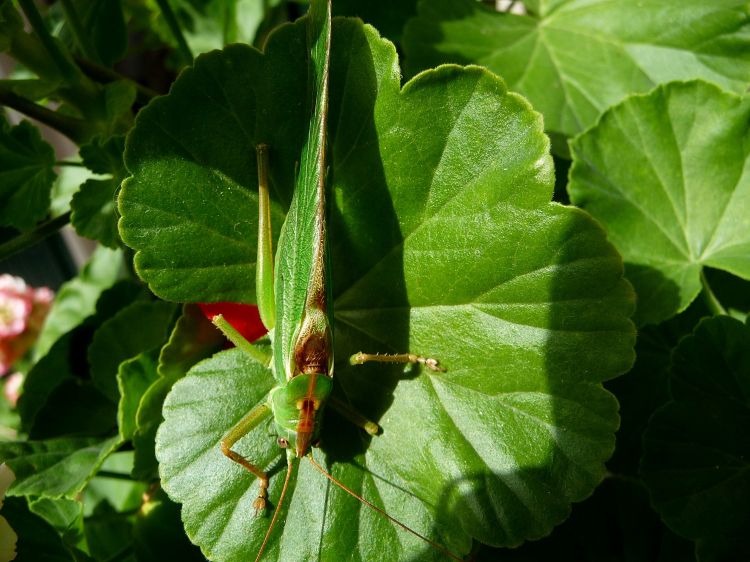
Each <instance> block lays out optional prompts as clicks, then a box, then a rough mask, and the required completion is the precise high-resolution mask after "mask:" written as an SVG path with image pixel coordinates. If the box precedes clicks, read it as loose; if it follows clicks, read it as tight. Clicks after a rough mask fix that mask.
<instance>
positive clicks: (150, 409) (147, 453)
mask: <svg viewBox="0 0 750 562" xmlns="http://www.w3.org/2000/svg"><path fill="white" fill-rule="evenodd" d="M181 377H182V375H180V376H167V377H159V378H158V379H156V380H155V381H154V382H153V383H152V384H151V386H149V387H148V389H146V392H145V393H144V394H143V398H142V399H141V402H140V404H139V405H138V411H137V412H136V430H135V433H134V435H133V448H134V449H135V459H134V463H133V472H132V475H133V478H137V479H138V480H144V481H151V480H156V479H157V478H158V474H157V469H158V465H157V461H156V454H155V452H154V447H155V441H156V431H157V430H158V429H159V425H161V422H162V421H163V420H164V418H163V417H162V406H163V405H164V399H165V398H166V396H167V393H168V392H169V391H170V390H171V389H172V386H173V385H174V383H175V382H177V380H179V379H180V378H181Z"/></svg>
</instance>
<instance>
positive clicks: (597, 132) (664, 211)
mask: <svg viewBox="0 0 750 562" xmlns="http://www.w3.org/2000/svg"><path fill="white" fill-rule="evenodd" d="M697 107H700V108H701V110H700V111H696V110H695V108H697ZM748 119H750V99H747V98H740V97H739V96H736V95H734V94H730V93H726V92H722V91H721V90H720V89H719V88H718V87H716V86H713V85H711V84H708V83H705V82H699V81H695V82H687V83H682V82H676V83H671V84H667V85H664V86H660V87H658V88H656V89H655V90H654V91H652V92H651V93H649V94H647V95H639V96H633V97H631V98H628V99H627V100H625V101H624V102H623V103H621V104H620V105H618V106H616V107H613V108H611V109H610V110H608V111H607V112H606V113H605V114H604V115H603V116H602V118H601V120H600V121H599V122H598V123H597V125H596V126H595V127H593V128H592V129H590V130H589V131H587V132H585V133H584V134H582V135H580V136H579V137H577V138H576V139H575V140H573V141H572V142H571V150H572V153H573V166H572V167H571V169H570V183H569V186H568V191H569V192H570V197H571V200H572V201H573V203H575V204H576V205H579V206H581V207H583V208H584V209H586V210H587V211H589V212H590V213H591V214H592V215H594V217H595V218H597V219H598V220H600V221H601V222H602V223H603V224H604V226H605V227H606V228H607V233H608V235H609V238H610V240H612V242H613V243H614V245H615V246H616V247H617V249H618V250H619V251H620V252H621V253H622V255H623V258H624V259H625V263H626V275H627V277H628V279H629V280H630V281H631V282H632V283H633V285H634V287H635V290H636V293H637V294H638V309H637V311H636V316H635V319H636V321H637V323H639V324H647V323H659V322H661V321H662V320H665V319H667V318H670V317H671V316H674V315H675V314H676V313H677V312H679V311H682V310H684V309H685V308H686V307H687V306H688V305H689V304H690V303H691V302H692V301H693V299H694V298H695V297H696V296H697V295H698V293H699V292H700V291H701V272H702V268H703V267H706V266H708V267H713V268H716V269H721V270H724V271H727V272H730V273H732V274H734V275H737V276H739V277H742V278H744V279H750V230H749V229H748V228H747V217H748V216H750V175H749V174H748V173H747V167H748V166H747V164H748V161H750V160H748V154H747V150H746V149H745V142H746V137H747V123H748Z"/></svg>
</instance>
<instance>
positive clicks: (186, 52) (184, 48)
mask: <svg viewBox="0 0 750 562" xmlns="http://www.w3.org/2000/svg"><path fill="white" fill-rule="evenodd" d="M156 4H157V5H158V6H159V9H160V10H161V13H162V15H163V16H164V19H165V20H166V22H167V26H168V27H169V31H170V32H171V33H172V36H173V37H174V39H175V41H177V49H178V50H179V51H180V54H181V55H182V58H183V59H184V62H185V64H187V65H190V64H192V63H193V53H192V52H191V51H190V47H189V46H188V44H187V41H185V36H184V35H183V34H182V29H180V24H179V22H178V21H177V16H175V14H174V11H172V7H171V6H170V5H169V0H156Z"/></svg>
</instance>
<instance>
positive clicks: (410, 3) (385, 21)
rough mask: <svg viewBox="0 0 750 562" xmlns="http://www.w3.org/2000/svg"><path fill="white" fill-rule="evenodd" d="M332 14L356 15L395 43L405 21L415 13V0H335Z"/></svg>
mask: <svg viewBox="0 0 750 562" xmlns="http://www.w3.org/2000/svg"><path fill="white" fill-rule="evenodd" d="M333 15H334V16H349V17H352V16H356V17H358V18H361V19H362V20H363V21H364V22H365V23H369V24H370V25H372V26H374V27H375V28H376V29H377V30H378V31H379V32H380V34H381V35H382V36H383V37H386V38H387V39H390V40H391V41H393V42H394V43H397V42H398V41H399V40H400V39H401V34H402V33H403V31H404V25H406V21H407V20H408V19H409V18H410V17H412V16H415V15H417V0H380V1H379V2H360V1H358V0H336V1H335V2H333Z"/></svg>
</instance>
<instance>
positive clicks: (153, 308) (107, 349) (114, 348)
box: [88, 301, 176, 403]
mask: <svg viewBox="0 0 750 562" xmlns="http://www.w3.org/2000/svg"><path fill="white" fill-rule="evenodd" d="M175 311H176V307H175V305H173V304H170V303H166V302H161V301H155V302H136V303H133V304H131V305H129V306H127V307H125V308H123V309H122V310H121V311H119V312H118V313H117V314H115V315H114V316H113V317H112V318H110V319H109V320H107V321H105V322H104V323H103V324H102V326H101V328H99V329H98V330H97V331H96V333H95V334H94V338H93V340H92V341H91V345H90V346H89V348H88V360H89V364H90V365H91V378H92V380H93V381H94V383H95V384H96V386H97V388H99V389H100V390H101V391H102V392H103V393H104V395H105V396H106V397H107V398H109V399H110V400H112V401H113V402H115V403H116V402H118V400H119V391H118V389H117V370H118V369H119V366H120V363H121V362H123V361H125V360H126V359H130V358H132V357H135V356H136V355H138V354H139V353H142V352H144V351H148V350H150V349H154V348H155V347H158V346H161V345H162V344H163V343H164V341H165V340H166V339H167V335H168V334H169V330H170V328H171V326H172V324H173V319H174V314H175Z"/></svg>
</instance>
